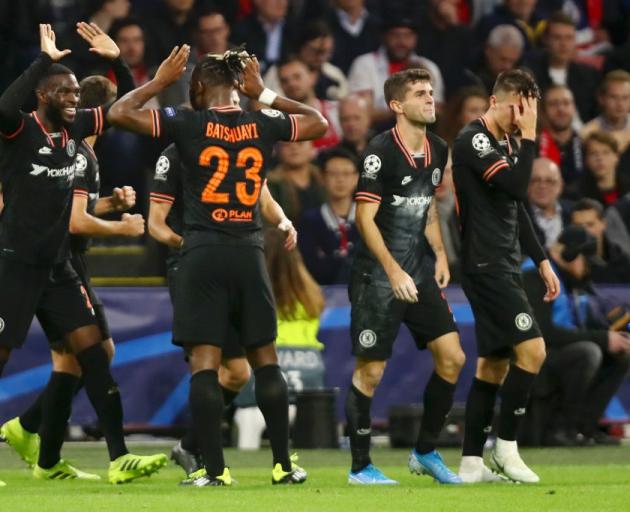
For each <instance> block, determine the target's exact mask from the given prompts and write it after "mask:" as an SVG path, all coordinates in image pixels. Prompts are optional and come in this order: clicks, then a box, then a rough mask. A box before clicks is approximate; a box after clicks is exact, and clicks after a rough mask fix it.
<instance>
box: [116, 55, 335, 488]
mask: <svg viewBox="0 0 630 512" xmlns="http://www.w3.org/2000/svg"><path fill="white" fill-rule="evenodd" d="M189 52H190V48H189V47H188V46H186V45H184V46H182V47H181V48H179V47H175V48H174V49H173V51H172V52H171V55H170V56H169V57H168V58H167V59H166V60H165V61H164V62H163V63H162V64H161V65H160V67H159V68H158V71H157V73H156V75H155V78H154V79H153V80H151V81H150V82H148V83H147V84H145V85H143V86H142V87H140V88H138V89H136V90H135V91H132V92H131V93H129V94H127V95H126V96H124V97H123V98H122V99H120V100H118V101H117V102H116V103H115V104H114V105H113V106H112V110H110V112H109V118H110V120H111V122H112V123H113V124H115V125H117V126H121V127H123V128H126V129H129V130H131V131H134V132H137V133H143V134H147V135H152V136H154V137H163V138H165V139H167V140H171V141H173V142H175V145H176V147H177V149H178V152H179V154H180V156H181V159H182V166H181V168H182V170H183V176H182V182H183V189H184V191H183V194H184V201H183V204H184V224H185V228H184V245H183V254H182V257H181V261H180V268H179V270H178V276H177V283H176V287H177V291H176V293H175V314H174V328H173V337H174V342H175V343H176V344H178V345H182V346H183V347H184V348H185V349H186V351H187V353H188V355H189V360H190V369H191V373H192V378H191V385H190V410H191V413H192V422H193V428H194V430H195V434H196V438H197V444H198V446H199V450H200V452H201V454H202V457H203V461H204V465H205V468H204V469H202V470H200V471H199V472H196V473H193V474H192V475H191V476H190V478H189V479H187V480H185V481H184V482H183V483H185V484H187V485H194V486H219V485H231V483H232V480H231V476H230V472H229V469H228V468H227V467H225V463H224V459H223V450H222V448H221V414H222V411H223V397H222V394H221V389H220V386H219V381H218V373H217V371H218V369H219V367H220V364H221V359H222V347H224V346H225V345H226V343H227V341H228V338H229V333H230V330H231V328H232V326H235V327H237V328H238V329H239V331H240V340H241V343H242V344H243V345H244V347H245V350H246V354H247V359H248V361H249V363H250V365H251V366H252V368H253V369H254V374H255V375H256V399H257V402H258V406H259V407H260V409H261V411H262V413H263V415H264V417H265V421H266V423H267V431H268V433H269V440H270V443H271V449H272V452H273V471H272V482H273V483H274V484H284V483H301V482H303V481H304V480H305V479H306V472H305V471H304V470H303V469H301V468H300V467H299V466H297V465H296V464H295V463H294V462H293V461H292V460H291V459H290V457H289V450H288V438H289V421H288V392H287V384H286V381H285V380H284V378H283V376H282V374H281V372H280V368H279V366H278V357H277V353H276V349H275V344H274V340H275V338H276V329H277V326H276V315H275V308H274V302H273V292H272V290H271V286H270V282H269V276H268V275H267V271H266V269H265V261H264V257H263V245H262V244H263V238H262V229H261V228H262V223H261V219H260V216H261V215H260V207H259V199H260V194H261V190H262V186H263V184H264V181H265V174H266V172H267V166H268V159H269V158H270V156H271V152H272V148H273V145H274V143H275V142H276V141H278V140H287V141H291V140H293V141H295V140H311V139H315V138H317V137H321V136H322V135H323V134H324V133H325V131H326V128H327V122H326V120H325V119H324V118H323V117H322V116H321V115H320V114H319V113H318V112H317V111H316V110H314V109H312V108H310V107H308V106H306V105H303V104H301V103H297V102H293V101H291V100H288V99H286V98H282V97H279V96H277V95H276V94H275V93H273V92H272V91H270V90H268V89H266V88H265V87H264V85H263V83H262V79H261V78H260V71H259V65H258V61H257V60H256V58H255V57H250V56H249V55H247V53H246V52H242V51H238V50H236V51H227V52H226V53H225V54H223V55H206V56H204V57H203V58H201V60H200V61H199V62H198V63H197V65H196V66H195V68H194V70H193V73H192V78H191V85H190V98H191V104H192V106H193V108H194V109H195V110H187V109H181V108H172V107H167V108H164V109H161V110H159V111H147V110H141V108H142V106H143V105H144V104H145V103H146V102H147V101H148V100H149V99H150V98H152V97H153V96H155V95H156V94H158V93H159V92H160V91H161V90H163V89H164V88H165V87H166V86H168V85H169V84H171V83H173V82H174V81H175V80H177V79H178V78H179V77H180V76H181V74H182V73H183V71H184V68H185V65H186V62H187V60H188V55H189ZM235 84H239V87H240V90H241V92H242V93H243V94H245V95H246V96H247V97H249V98H253V99H257V100H258V101H259V102H260V103H263V104H265V105H270V106H273V107H275V108H272V109H262V110H261V111H258V112H244V111H242V110H241V109H240V108H238V107H236V106H235V105H234V99H233V97H232V93H233V91H234V87H235ZM276 109H277V110H276ZM287 114H288V115H287ZM281 220H282V219H281V218H276V219H275V220H274V222H273V224H278V223H280V221H281Z"/></svg>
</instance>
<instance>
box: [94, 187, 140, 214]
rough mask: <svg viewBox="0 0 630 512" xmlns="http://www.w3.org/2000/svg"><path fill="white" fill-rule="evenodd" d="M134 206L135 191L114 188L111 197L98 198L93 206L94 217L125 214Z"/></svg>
mask: <svg viewBox="0 0 630 512" xmlns="http://www.w3.org/2000/svg"><path fill="white" fill-rule="evenodd" d="M135 205H136V191H135V190H134V189H133V187H129V186H124V187H122V188H119V187H115V188H114V190H112V195H111V196H107V197H99V198H98V199H97V201H96V204H95V205H94V215H96V216H97V217H102V216H103V215H107V214H108V213H115V212H126V211H127V210H131V209H132V208H133V207H134V206H135Z"/></svg>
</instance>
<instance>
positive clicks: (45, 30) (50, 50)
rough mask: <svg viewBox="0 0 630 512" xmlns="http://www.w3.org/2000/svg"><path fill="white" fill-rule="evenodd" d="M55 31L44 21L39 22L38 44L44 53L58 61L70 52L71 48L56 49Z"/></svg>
mask: <svg viewBox="0 0 630 512" xmlns="http://www.w3.org/2000/svg"><path fill="white" fill-rule="evenodd" d="M55 39H56V37H55V32H54V31H53V29H52V26H51V25H47V24H45V23H40V24H39V45H40V48H41V50H42V51H43V52H44V53H47V54H48V56H49V57H50V58H51V59H52V60H53V61H55V62H57V61H60V60H61V59H63V58H64V57H65V56H66V55H68V54H70V53H72V51H71V50H59V49H57V43H56V41H55Z"/></svg>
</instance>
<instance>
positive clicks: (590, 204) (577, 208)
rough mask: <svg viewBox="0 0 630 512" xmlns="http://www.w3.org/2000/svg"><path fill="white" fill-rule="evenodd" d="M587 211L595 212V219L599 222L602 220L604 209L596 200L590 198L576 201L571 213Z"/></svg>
mask: <svg viewBox="0 0 630 512" xmlns="http://www.w3.org/2000/svg"><path fill="white" fill-rule="evenodd" d="M588 210H595V213H597V217H598V218H599V219H600V220H601V219H603V218H604V207H603V205H602V203H600V202H599V201H597V200H596V199H591V198H590V197H583V198H582V199H580V200H578V201H577V202H576V203H575V205H574V206H573V209H572V210H571V212H572V213H575V212H585V211H588Z"/></svg>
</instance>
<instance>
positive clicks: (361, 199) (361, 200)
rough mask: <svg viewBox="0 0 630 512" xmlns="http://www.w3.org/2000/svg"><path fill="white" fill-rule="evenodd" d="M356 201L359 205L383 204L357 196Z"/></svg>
mask: <svg viewBox="0 0 630 512" xmlns="http://www.w3.org/2000/svg"><path fill="white" fill-rule="evenodd" d="M354 200H355V201H356V202H357V203H374V204H381V202H380V201H376V200H374V199H368V198H367V197H361V196H356V197H355V198H354Z"/></svg>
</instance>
